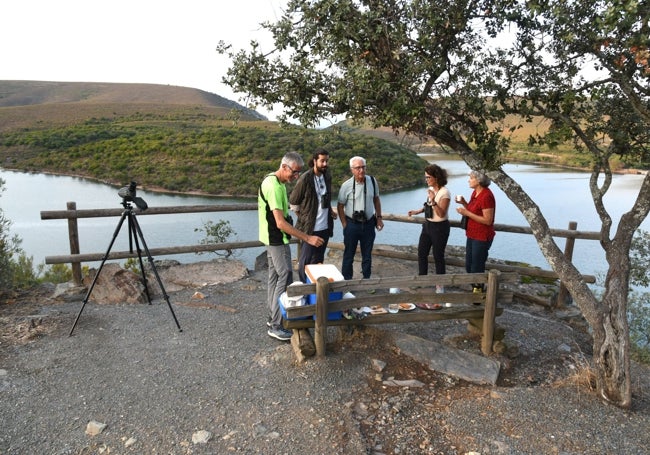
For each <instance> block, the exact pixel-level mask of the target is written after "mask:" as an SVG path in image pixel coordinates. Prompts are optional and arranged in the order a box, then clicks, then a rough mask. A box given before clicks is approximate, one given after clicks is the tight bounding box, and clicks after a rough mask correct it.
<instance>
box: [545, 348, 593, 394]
mask: <svg viewBox="0 0 650 455" xmlns="http://www.w3.org/2000/svg"><path fill="white" fill-rule="evenodd" d="M572 358H573V361H574V363H573V365H572V370H573V373H572V374H570V375H569V376H567V377H565V378H562V379H558V380H557V381H555V382H554V383H553V386H554V387H575V388H577V389H578V390H580V391H586V392H589V393H594V392H595V391H596V370H595V369H594V368H593V366H592V365H591V362H590V361H589V360H588V359H587V358H586V357H585V356H584V355H582V353H579V354H577V355H574V356H572Z"/></svg>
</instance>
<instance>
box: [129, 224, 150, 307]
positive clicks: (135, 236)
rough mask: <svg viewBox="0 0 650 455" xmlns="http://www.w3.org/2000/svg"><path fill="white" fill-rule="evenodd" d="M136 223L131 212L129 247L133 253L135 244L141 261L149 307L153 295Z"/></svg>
mask: <svg viewBox="0 0 650 455" xmlns="http://www.w3.org/2000/svg"><path fill="white" fill-rule="evenodd" d="M135 222H136V221H135V214H134V213H133V212H129V223H128V224H129V246H131V252H132V253H133V243H135V249H136V251H137V253H138V260H139V261H140V272H141V273H142V283H143V284H144V292H145V294H146V295H147V302H149V305H151V294H149V285H148V282H147V274H146V273H145V271H144V262H142V250H141V249H140V243H139V242H138V233H137V231H136V229H135Z"/></svg>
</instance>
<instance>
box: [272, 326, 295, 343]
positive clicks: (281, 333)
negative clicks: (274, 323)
mask: <svg viewBox="0 0 650 455" xmlns="http://www.w3.org/2000/svg"><path fill="white" fill-rule="evenodd" d="M266 333H267V334H268V336H270V337H273V338H275V339H276V340H280V341H289V340H291V335H292V333H291V331H290V330H285V329H283V328H282V327H271V328H270V329H269V330H268V331H267V332H266Z"/></svg>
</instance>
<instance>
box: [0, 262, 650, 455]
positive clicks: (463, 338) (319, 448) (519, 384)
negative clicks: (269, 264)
mask: <svg viewBox="0 0 650 455" xmlns="http://www.w3.org/2000/svg"><path fill="white" fill-rule="evenodd" d="M387 273H388V272H387ZM194 291H195V290H193V289H187V290H182V291H178V292H174V293H171V294H170V300H171V302H172V304H173V308H174V311H175V313H176V315H177V317H178V320H179V322H180V324H181V327H182V329H183V331H182V332H178V331H177V330H176V326H175V324H174V321H173V319H172V316H171V314H170V312H169V308H168V307H167V305H166V303H165V302H164V301H163V300H156V301H155V302H154V304H153V305H97V304H94V303H92V302H90V303H89V304H88V305H87V306H86V307H85V309H84V312H83V314H82V315H81V318H80V320H79V323H78V325H77V327H76V328H75V332H74V335H73V336H72V337H69V336H68V332H69V330H70V327H71V325H72V323H73V321H74V318H75V316H76V314H77V312H78V311H79V309H80V305H81V302H79V301H74V302H53V301H50V300H48V299H47V298H45V297H46V295H47V294H46V295H45V296H41V297H40V298H37V297H38V295H37V294H35V293H32V294H30V295H29V296H26V297H25V298H23V299H21V301H20V302H19V303H13V304H11V303H9V304H2V305H0V325H1V327H2V330H1V332H0V343H1V344H0V403H1V404H0V454H7V455H8V454H27V453H34V454H107V453H110V454H128V453H133V454H135V453H137V454H158V453H160V454H227V453H241V454H303V453H304V454H307V453H309V454H375V455H379V454H467V453H479V454H484V455H485V454H533V453H536V454H537V453H559V454H601V453H617V454H642V453H648V452H649V451H650V432H648V428H650V388H649V386H648V381H649V379H648V378H649V377H650V375H649V374H648V373H649V371H648V368H647V367H644V368H642V369H641V367H638V366H635V369H634V374H635V376H634V377H633V380H634V384H635V385H634V390H635V397H634V408H633V409H632V410H631V411H622V410H620V409H617V408H613V407H611V406H606V405H603V404H602V403H600V402H599V401H598V399H597V398H596V397H595V396H594V394H593V393H592V392H590V391H589V390H588V389H587V388H586V387H584V386H578V385H575V384H572V382H571V381H570V379H571V377H572V373H574V372H576V371H581V365H582V361H581V360H580V359H581V358H582V356H581V352H584V351H585V350H588V349H589V343H588V338H587V337H586V336H585V335H584V332H583V331H582V330H579V329H578V328H575V327H574V325H572V324H569V323H567V322H565V321H560V320H558V319H557V318H556V317H554V315H552V314H550V313H548V312H546V311H544V310H542V309H539V308H532V307H526V306H521V307H520V306H513V307H512V308H508V310H507V311H506V312H505V313H504V315H503V316H502V317H500V318H499V319H498V322H499V324H500V325H502V326H503V327H505V328H506V333H507V339H508V340H509V344H510V345H512V346H516V347H517V351H518V354H517V355H516V356H513V357H512V358H507V357H501V358H499V360H500V361H501V362H502V374H501V376H500V380H499V385H498V386H496V387H488V386H479V385H473V384H469V383H466V382H463V381H460V380H457V379H454V378H452V377H448V376H445V375H442V374H439V373H436V372H432V371H430V370H428V369H426V368H424V367H423V366H422V365H420V364H418V363H416V362H414V361H412V360H410V359H409V358H406V357H405V356H402V355H400V354H399V352H397V349H396V348H395V347H394V345H393V344H391V334H392V333H393V332H392V331H393V330H399V331H402V332H407V333H411V334H415V335H418V336H422V337H424V338H428V339H432V340H437V341H441V340H443V341H445V342H446V343H448V344H450V345H453V346H456V347H459V348H461V349H466V350H470V351H475V352H480V346H479V341H478V340H477V339H475V338H472V337H469V336H468V335H467V332H466V330H465V326H464V324H462V323H460V322H459V321H451V322H441V323H440V324H437V323H436V324H429V325H426V326H425V325H424V324H409V325H401V326H394V327H389V326H384V329H374V328H373V329H365V330H357V331H354V332H352V333H343V332H339V331H338V330H337V329H335V328H331V329H330V331H331V332H330V337H329V338H330V343H329V345H328V356H327V357H326V358H325V359H322V360H318V361H316V360H309V361H307V362H306V363H304V364H296V363H295V361H294V357H293V353H292V351H291V347H290V345H289V344H288V343H282V342H279V341H276V340H274V339H271V338H270V337H268V336H267V335H266V328H265V317H266V312H265V311H264V310H263V303H262V302H263V301H264V300H265V296H266V272H265V271H263V272H251V276H250V277H249V278H246V279H243V280H239V281H235V282H233V283H229V284H225V285H219V286H207V287H205V288H202V289H200V291H201V292H202V293H203V294H204V295H205V298H204V299H195V298H192V295H193V293H194ZM587 356H588V354H587ZM372 360H380V361H382V362H385V364H386V367H385V368H384V370H383V371H377V369H376V368H373V362H372ZM583 376H584V375H583ZM391 378H394V379H398V380H411V381H420V382H421V383H422V384H421V386H419V387H418V386H412V387H399V386H392V385H390V383H389V382H387V381H388V380H390V379H391ZM414 384H415V383H414ZM89 422H97V423H99V424H105V425H106V426H105V428H103V430H101V432H99V433H98V434H96V435H89V434H87V433H86V431H87V427H88V424H89Z"/></svg>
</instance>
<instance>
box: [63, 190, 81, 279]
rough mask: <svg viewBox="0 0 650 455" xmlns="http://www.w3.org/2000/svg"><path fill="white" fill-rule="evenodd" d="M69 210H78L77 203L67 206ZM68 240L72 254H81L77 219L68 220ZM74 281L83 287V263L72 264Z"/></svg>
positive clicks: (70, 203) (69, 203)
mask: <svg viewBox="0 0 650 455" xmlns="http://www.w3.org/2000/svg"><path fill="white" fill-rule="evenodd" d="M66 208H67V209H68V210H73V211H76V210H77V203H76V202H68V203H67V204H66ZM68 239H69V241H70V254H79V229H78V227H77V217H70V218H68ZM71 265H72V279H73V280H74V284H76V285H77V286H80V285H81V263H80V262H72V263H71Z"/></svg>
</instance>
